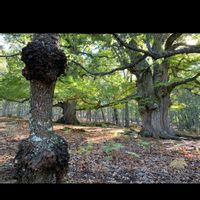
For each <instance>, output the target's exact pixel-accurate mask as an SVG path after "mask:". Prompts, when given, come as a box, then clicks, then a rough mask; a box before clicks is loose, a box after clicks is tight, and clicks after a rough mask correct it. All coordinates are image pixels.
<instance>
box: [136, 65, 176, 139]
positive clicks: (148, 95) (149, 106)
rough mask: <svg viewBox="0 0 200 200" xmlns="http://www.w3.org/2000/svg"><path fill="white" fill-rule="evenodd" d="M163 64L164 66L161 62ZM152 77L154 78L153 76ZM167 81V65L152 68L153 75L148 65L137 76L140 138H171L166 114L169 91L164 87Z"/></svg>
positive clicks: (170, 129)
mask: <svg viewBox="0 0 200 200" xmlns="http://www.w3.org/2000/svg"><path fill="white" fill-rule="evenodd" d="M163 64H166V63H164V62H163ZM153 75H154V76H153ZM167 80H168V75H167V65H166V66H165V68H163V66H162V65H155V66H154V74H152V71H151V69H150V67H149V66H148V65H146V70H145V71H144V72H142V73H139V74H137V93H138V95H139V99H138V106H139V112H140V115H141V118H142V131H141V135H142V136H149V137H155V138H173V137H174V136H175V133H174V131H173V130H172V128H170V124H169V118H168V112H169V107H170V104H171V101H170V91H168V89H167V87H166V86H165V83H166V81H167Z"/></svg>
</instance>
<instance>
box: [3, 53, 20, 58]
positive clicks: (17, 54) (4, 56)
mask: <svg viewBox="0 0 200 200" xmlns="http://www.w3.org/2000/svg"><path fill="white" fill-rule="evenodd" d="M19 55H20V53H16V54H12V55H0V57H1V58H2V57H3V58H9V57H14V56H19Z"/></svg>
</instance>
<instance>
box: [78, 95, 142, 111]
mask: <svg viewBox="0 0 200 200" xmlns="http://www.w3.org/2000/svg"><path fill="white" fill-rule="evenodd" d="M136 97H138V95H137V94H136V93H135V94H131V95H128V96H127V97H124V98H122V99H118V100H116V101H113V102H110V103H107V104H104V105H96V106H94V107H93V108H90V109H99V108H105V107H110V106H114V105H117V104H119V103H125V102H127V101H130V100H133V99H135V98H136ZM78 110H86V108H79V109H77V111H78Z"/></svg>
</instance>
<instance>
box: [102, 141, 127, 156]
mask: <svg viewBox="0 0 200 200" xmlns="http://www.w3.org/2000/svg"><path fill="white" fill-rule="evenodd" d="M123 147H124V145H122V144H121V143H114V142H107V143H106V144H104V145H103V147H102V149H103V152H104V153H106V154H110V153H111V152H112V151H114V150H119V149H121V148H123Z"/></svg>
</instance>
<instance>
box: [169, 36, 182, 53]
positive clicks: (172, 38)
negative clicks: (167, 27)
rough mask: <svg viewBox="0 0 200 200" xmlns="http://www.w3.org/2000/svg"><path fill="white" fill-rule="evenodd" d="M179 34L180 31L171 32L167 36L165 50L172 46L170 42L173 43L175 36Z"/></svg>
mask: <svg viewBox="0 0 200 200" xmlns="http://www.w3.org/2000/svg"><path fill="white" fill-rule="evenodd" d="M181 35H182V33H172V34H171V35H170V36H169V37H168V39H167V41H166V43H165V50H168V49H169V48H170V47H171V46H172V44H173V43H174V41H175V40H176V39H177V38H179V37H180V36H181Z"/></svg>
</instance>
